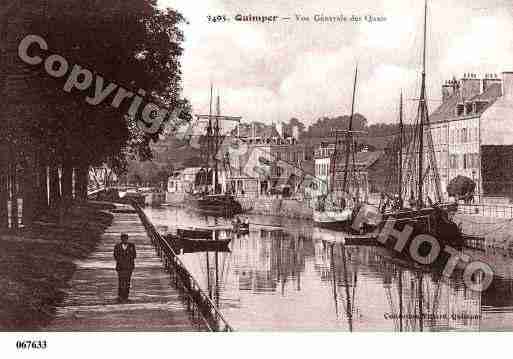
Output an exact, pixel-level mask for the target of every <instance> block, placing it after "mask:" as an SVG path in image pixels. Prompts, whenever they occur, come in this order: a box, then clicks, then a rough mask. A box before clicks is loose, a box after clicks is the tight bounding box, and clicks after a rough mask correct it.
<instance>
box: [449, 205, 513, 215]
mask: <svg viewBox="0 0 513 359" xmlns="http://www.w3.org/2000/svg"><path fill="white" fill-rule="evenodd" d="M458 212H459V213H461V214H474V215H479V216H483V217H493V218H513V206H507V205H500V204H458Z"/></svg>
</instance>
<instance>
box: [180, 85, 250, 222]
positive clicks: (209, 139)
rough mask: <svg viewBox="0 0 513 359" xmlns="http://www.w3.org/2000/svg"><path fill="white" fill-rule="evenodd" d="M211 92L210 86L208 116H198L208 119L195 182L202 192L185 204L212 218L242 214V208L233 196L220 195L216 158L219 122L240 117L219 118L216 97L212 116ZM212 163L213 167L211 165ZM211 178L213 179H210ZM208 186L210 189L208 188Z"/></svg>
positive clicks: (236, 119) (190, 197)
mask: <svg viewBox="0 0 513 359" xmlns="http://www.w3.org/2000/svg"><path fill="white" fill-rule="evenodd" d="M212 91H213V88H212V86H210V112H209V115H198V116H197V117H198V120H199V119H205V118H206V119H208V125H207V131H206V146H207V147H206V151H205V152H206V153H205V158H206V161H205V165H204V167H203V168H202V170H201V171H200V174H203V176H200V177H202V178H199V180H198V181H197V182H198V184H199V185H200V186H202V187H203V189H204V191H202V192H200V193H196V194H191V195H190V196H188V197H186V203H187V204H188V205H189V206H190V207H192V208H194V209H197V210H199V211H201V212H203V213H205V214H210V215H214V216H233V215H236V214H239V213H242V206H241V204H240V203H239V202H237V201H236V200H235V198H234V197H233V195H231V194H229V193H221V185H220V183H219V164H218V162H219V159H218V158H217V155H218V152H219V148H220V144H221V143H220V135H219V132H220V127H219V120H227V121H239V120H240V117H230V116H221V110H220V102H219V96H218V97H217V114H216V115H215V116H212ZM210 156H212V157H210ZM212 163H213V165H212ZM212 177H213V178H212ZM209 185H210V186H211V187H209Z"/></svg>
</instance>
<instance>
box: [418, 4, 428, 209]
mask: <svg viewBox="0 0 513 359" xmlns="http://www.w3.org/2000/svg"><path fill="white" fill-rule="evenodd" d="M426 32H427V0H425V2H424V48H423V52H422V84H421V89H420V102H419V107H420V108H419V113H420V119H419V173H418V181H419V182H418V206H419V208H420V207H422V206H423V205H424V201H423V198H422V191H423V188H422V187H423V186H422V185H423V183H422V182H423V180H424V176H423V172H424V171H423V167H424V165H423V160H424V122H425V121H424V119H425V116H426Z"/></svg>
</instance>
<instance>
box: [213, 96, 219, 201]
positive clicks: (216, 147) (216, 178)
mask: <svg viewBox="0 0 513 359" xmlns="http://www.w3.org/2000/svg"><path fill="white" fill-rule="evenodd" d="M216 115H217V116H216V124H215V128H214V153H213V154H212V157H213V159H214V174H215V180H214V193H216V194H217V187H218V184H219V173H218V168H217V157H216V156H217V152H218V151H219V148H218V147H219V116H221V104H220V102H219V96H217V103H216Z"/></svg>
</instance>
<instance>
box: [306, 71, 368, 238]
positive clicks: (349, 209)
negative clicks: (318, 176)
mask: <svg viewBox="0 0 513 359" xmlns="http://www.w3.org/2000/svg"><path fill="white" fill-rule="evenodd" d="M357 79H358V67H356V69H355V75H354V84H353V99H352V104H351V116H350V118H349V126H348V129H347V130H346V131H337V130H336V131H334V132H335V148H334V151H333V154H332V155H331V167H330V172H331V183H330V186H329V189H328V194H327V195H324V196H321V197H320V198H319V199H318V203H317V207H316V208H315V209H314V212H313V221H314V225H315V226H317V227H321V228H327V229H332V230H343V231H351V227H350V224H351V221H352V219H353V214H354V213H356V212H355V210H357V209H358V207H359V205H360V181H361V179H360V176H358V173H355V172H356V164H355V153H356V142H355V140H354V135H355V134H356V133H358V132H361V131H353V117H354V102H355V95H356V83H357ZM339 133H343V134H344V135H345V139H346V148H345V153H343V154H344V155H345V165H344V171H343V182H342V193H341V195H338V196H337V195H336V194H335V183H336V177H337V176H336V172H337V171H336V168H337V162H338V159H339V157H340V154H339V150H338V146H339V138H338V134H339ZM351 156H352V164H351V163H350V159H351ZM350 173H351V175H350ZM350 182H351V183H350ZM350 185H352V186H350ZM364 187H365V188H368V186H364Z"/></svg>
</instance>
